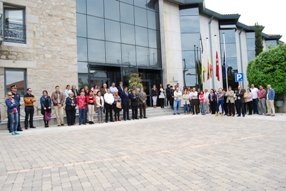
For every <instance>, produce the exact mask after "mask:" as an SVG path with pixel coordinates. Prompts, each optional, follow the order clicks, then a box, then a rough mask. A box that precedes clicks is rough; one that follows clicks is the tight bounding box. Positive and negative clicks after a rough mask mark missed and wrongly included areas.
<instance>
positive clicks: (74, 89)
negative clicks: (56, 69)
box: [71, 85, 78, 98]
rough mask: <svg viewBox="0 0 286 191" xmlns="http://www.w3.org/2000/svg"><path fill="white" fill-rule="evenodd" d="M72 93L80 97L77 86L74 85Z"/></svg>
mask: <svg viewBox="0 0 286 191" xmlns="http://www.w3.org/2000/svg"><path fill="white" fill-rule="evenodd" d="M71 91H72V92H73V95H74V97H75V98H76V97H77V96H78V90H77V88H76V86H75V85H72V88H71Z"/></svg>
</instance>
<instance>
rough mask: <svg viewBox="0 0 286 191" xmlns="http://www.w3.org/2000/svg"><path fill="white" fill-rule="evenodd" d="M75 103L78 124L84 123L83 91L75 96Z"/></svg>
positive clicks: (84, 99)
mask: <svg viewBox="0 0 286 191" xmlns="http://www.w3.org/2000/svg"><path fill="white" fill-rule="evenodd" d="M76 104H77V107H78V112H79V117H78V118H79V125H85V124H86V117H85V114H86V105H87V103H86V98H85V93H84V91H81V92H80V95H79V96H77V98H76Z"/></svg>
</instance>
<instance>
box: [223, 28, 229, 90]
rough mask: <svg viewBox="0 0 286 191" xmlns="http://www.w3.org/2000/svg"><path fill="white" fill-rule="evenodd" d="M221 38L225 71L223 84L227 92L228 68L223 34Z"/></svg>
mask: <svg viewBox="0 0 286 191" xmlns="http://www.w3.org/2000/svg"><path fill="white" fill-rule="evenodd" d="M222 38H223V49H224V50H223V51H224V70H225V84H226V90H228V72H227V71H228V69H227V68H228V67H227V63H226V47H225V36H224V33H222Z"/></svg>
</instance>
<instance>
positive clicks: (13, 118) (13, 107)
mask: <svg viewBox="0 0 286 191" xmlns="http://www.w3.org/2000/svg"><path fill="white" fill-rule="evenodd" d="M12 96H13V94H12V92H8V93H7V99H6V100H5V104H6V106H7V113H8V118H9V121H10V123H9V125H10V126H9V132H10V133H11V134H12V135H18V134H19V133H18V132H17V126H18V107H19V105H18V104H19V103H18V102H17V101H15V100H14V98H13V97H12Z"/></svg>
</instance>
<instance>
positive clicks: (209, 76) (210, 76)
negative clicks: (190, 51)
mask: <svg viewBox="0 0 286 191" xmlns="http://www.w3.org/2000/svg"><path fill="white" fill-rule="evenodd" d="M212 75H213V66H212V64H211V62H210V60H209V61H208V77H207V79H208V80H209V79H210V78H212Z"/></svg>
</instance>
